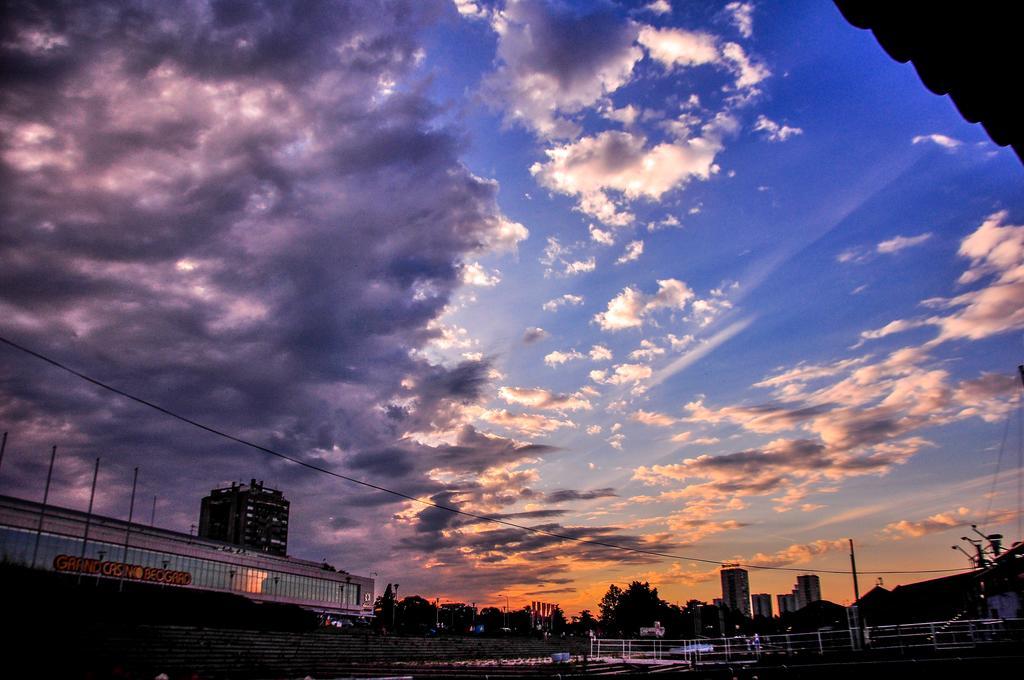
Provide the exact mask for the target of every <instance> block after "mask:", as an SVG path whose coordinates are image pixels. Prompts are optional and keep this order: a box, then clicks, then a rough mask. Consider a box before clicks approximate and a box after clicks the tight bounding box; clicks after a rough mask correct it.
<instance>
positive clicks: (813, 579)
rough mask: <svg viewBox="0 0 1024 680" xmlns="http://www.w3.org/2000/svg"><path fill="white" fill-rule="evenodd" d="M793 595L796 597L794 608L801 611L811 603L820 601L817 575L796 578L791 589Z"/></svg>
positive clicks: (804, 575) (819, 581) (819, 585)
mask: <svg viewBox="0 0 1024 680" xmlns="http://www.w3.org/2000/svg"><path fill="white" fill-rule="evenodd" d="M793 595H794V596H795V597H796V608H797V609H803V608H804V607H806V606H807V605H809V604H810V603H812V602H817V601H818V600H820V599H821V579H819V578H818V576H817V574H801V575H800V576H797V577H796V587H795V588H793Z"/></svg>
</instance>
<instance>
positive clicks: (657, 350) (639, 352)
mask: <svg viewBox="0 0 1024 680" xmlns="http://www.w3.org/2000/svg"><path fill="white" fill-rule="evenodd" d="M664 353H665V348H664V347H658V345H656V344H655V343H653V342H651V341H650V340H641V341H640V347H639V348H638V349H635V350H633V351H632V352H630V353H629V358H630V359H633V360H634V361H652V360H653V359H654V358H655V357H659V356H661V355H663V354H664Z"/></svg>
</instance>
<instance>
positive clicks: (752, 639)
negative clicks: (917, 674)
mask: <svg viewBox="0 0 1024 680" xmlns="http://www.w3.org/2000/svg"><path fill="white" fill-rule="evenodd" d="M862 635H863V637H862ZM1022 641H1024V619H977V620H971V621H939V622H933V623H911V624H905V625H896V626H873V627H866V628H865V629H864V630H863V631H859V630H858V629H857V628H850V629H848V630H822V631H817V632H814V633H786V634H781V635H751V636H739V637H731V638H728V637H722V638H699V639H694V640H658V639H653V640H652V639H644V640H612V639H601V638H595V639H593V640H591V641H590V654H591V656H594V657H605V658H615V659H623V660H629V661H638V662H643V661H672V662H680V661H682V662H689V663H691V664H698V663H715V662H742V661H748V662H753V661H757V660H758V659H760V658H761V657H763V656H797V655H815V654H817V655H825V654H829V653H833V652H847V653H848V652H856V651H860V650H862V649H865V648H868V649H905V650H912V649H922V648H928V649H933V650H942V649H967V648H975V647H979V646H983V645H991V644H996V643H1012V642H1016V643H1020V642H1022Z"/></svg>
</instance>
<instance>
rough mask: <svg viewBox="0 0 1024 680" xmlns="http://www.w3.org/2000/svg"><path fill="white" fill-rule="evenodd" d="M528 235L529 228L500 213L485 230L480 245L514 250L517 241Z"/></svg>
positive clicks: (493, 249) (492, 248) (495, 250)
mask: <svg viewBox="0 0 1024 680" xmlns="http://www.w3.org/2000/svg"><path fill="white" fill-rule="evenodd" d="M477 179H479V178H477ZM481 181H483V180H481ZM495 184H496V183H495ZM529 236H530V230H529V229H527V228H526V227H524V226H523V225H522V224H520V223H519V222H515V221H513V220H510V219H508V218H507V217H505V216H504V215H500V216H498V217H496V218H495V219H494V224H493V225H491V228H490V229H488V230H487V232H486V235H485V237H484V239H483V242H482V243H481V246H482V247H483V248H484V249H486V250H492V251H494V252H515V251H516V250H517V248H518V247H519V242H520V241H525V240H526V239H527V238H529Z"/></svg>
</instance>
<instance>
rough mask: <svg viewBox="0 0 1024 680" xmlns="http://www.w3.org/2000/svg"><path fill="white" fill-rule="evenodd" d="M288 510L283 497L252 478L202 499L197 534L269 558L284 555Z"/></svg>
mask: <svg viewBox="0 0 1024 680" xmlns="http://www.w3.org/2000/svg"><path fill="white" fill-rule="evenodd" d="M288 507H289V503H288V501H287V500H286V499H285V497H284V494H282V493H281V492H280V491H277V490H275V489H270V488H267V487H265V486H263V482H262V481H260V482H257V481H256V480H255V479H253V480H252V481H251V482H250V483H249V484H247V485H246V484H235V483H234V482H232V483H231V486H229V487H226V488H223V489H213V490H212V491H211V492H210V495H209V496H207V497H206V498H204V499H203V500H202V504H201V506H200V510H199V535H200V537H202V538H209V539H212V540H214V541H222V542H224V543H232V544H234V545H240V546H244V547H246V548H250V549H253V550H258V551H260V552H265V553H270V554H271V555H287V554H288Z"/></svg>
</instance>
